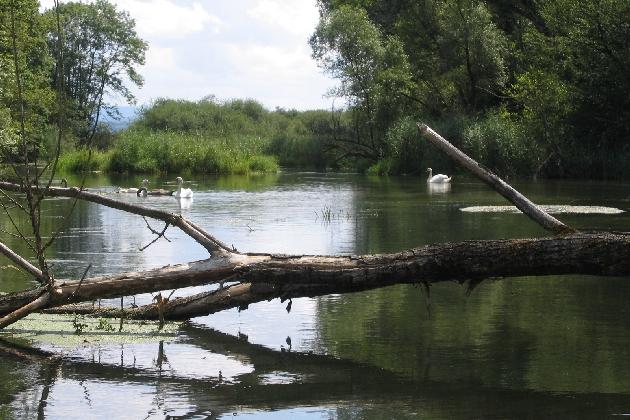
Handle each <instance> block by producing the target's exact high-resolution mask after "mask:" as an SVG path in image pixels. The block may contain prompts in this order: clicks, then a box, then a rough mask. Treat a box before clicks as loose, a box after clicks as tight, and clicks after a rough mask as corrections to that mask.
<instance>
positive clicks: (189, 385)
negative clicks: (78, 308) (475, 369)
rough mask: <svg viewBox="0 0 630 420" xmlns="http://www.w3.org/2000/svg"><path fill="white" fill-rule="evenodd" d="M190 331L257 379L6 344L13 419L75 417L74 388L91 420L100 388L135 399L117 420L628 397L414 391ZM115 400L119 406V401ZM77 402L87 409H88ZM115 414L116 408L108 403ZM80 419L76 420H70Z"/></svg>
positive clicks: (418, 386) (420, 387)
mask: <svg viewBox="0 0 630 420" xmlns="http://www.w3.org/2000/svg"><path fill="white" fill-rule="evenodd" d="M183 330H184V332H185V333H186V334H187V335H188V337H190V338H191V339H192V340H194V343H195V346H199V347H200V348H203V349H204V350H206V351H209V352H212V353H214V354H221V355H225V356H228V357H230V358H233V359H237V360H242V361H246V362H247V363H248V364H249V365H251V366H252V370H251V371H250V372H246V373H242V374H239V375H236V376H234V377H232V378H230V379H228V380H226V379H224V378H223V377H222V374H221V373H220V372H219V374H218V375H217V376H215V377H212V378H204V379H198V378H194V377H186V376H182V377H178V376H177V375H175V374H172V373H170V372H169V369H168V364H169V362H168V360H169V356H168V349H167V348H166V346H165V345H164V343H163V342H159V343H154V346H155V357H154V365H153V366H152V367H150V368H142V367H135V366H133V364H125V363H122V362H121V363H120V364H119V365H115V364H103V363H101V362H98V361H93V360H92V361H90V360H68V359H66V358H63V357H59V356H57V355H55V354H53V353H49V352H46V351H41V350H37V349H34V348H31V347H23V346H19V345H17V344H14V343H9V342H6V341H2V342H1V343H0V353H1V354H2V356H3V358H4V359H7V360H11V361H12V362H13V363H14V364H15V365H16V366H17V369H16V371H15V372H13V373H14V374H17V375H19V376H22V375H26V376H23V377H22V378H21V379H22V380H19V381H18V382H22V383H21V385H22V386H21V388H22V389H21V391H19V394H18V397H17V401H16V402H19V404H15V403H14V404H13V405H12V406H11V410H7V411H4V412H5V413H10V414H12V417H13V416H14V417H15V418H35V417H37V418H46V417H48V416H51V417H59V415H60V414H63V415H68V414H69V413H71V412H72V409H70V408H64V407H62V406H60V404H62V403H63V399H60V398H59V396H56V397H53V395H54V391H55V390H57V388H63V387H71V386H74V388H78V389H81V390H82V391H81V392H80V395H74V397H73V400H74V404H75V407H76V405H84V406H85V407H84V408H85V409H86V411H83V412H81V413H80V415H81V416H88V417H89V416H90V413H93V414H96V413H99V411H96V410H98V409H99V408H104V407H103V404H98V403H97V401H96V399H97V397H98V385H96V386H95V385H94V384H100V385H101V386H106V387H108V388H113V387H121V388H122V389H123V390H124V392H127V393H129V394H132V395H129V394H128V395H127V397H126V398H127V399H128V401H127V402H126V403H125V404H128V405H127V406H119V407H118V409H113V411H110V412H109V413H108V415H109V416H110V417H111V416H113V417H114V418H118V416H120V417H121V418H122V417H128V418H142V417H143V416H145V417H144V418H152V417H161V416H165V415H170V416H181V417H185V418H222V417H224V416H226V417H229V416H231V415H232V413H235V412H239V413H240V414H241V415H243V414H245V415H246V414H247V413H248V412H250V413H255V412H260V411H265V412H269V413H273V412H276V413H277V414H278V416H277V418H282V416H283V415H286V414H287V413H290V412H291V411H292V410H294V407H303V410H304V411H305V412H308V411H309V407H311V408H316V409H318V410H321V411H324V412H327V413H328V414H329V415H332V416H333V417H336V418H346V417H347V418H356V417H361V418H368V419H370V418H384V417H387V418H407V417H427V416H428V418H445V419H446V418H487V417H496V418H514V417H532V418H534V417H535V418H541V417H549V418H552V417H555V416H563V417H567V416H571V417H573V416H578V417H584V416H592V417H597V416H605V415H610V414H611V413H623V411H624V409H625V408H626V407H627V402H628V399H627V396H625V395H616V394H585V395H582V396H581V397H580V398H579V399H576V398H575V397H574V396H571V395H563V394H554V393H542V392H535V391H529V390H522V391H517V390H506V389H495V388H491V387H487V386H484V385H483V384H479V383H475V382H467V381H463V382H457V383H451V382H437V381H428V380H425V381H415V380H409V379H406V378H404V377H401V376H398V375H395V374H393V373H391V372H389V371H387V370H385V369H381V368H378V367H374V366H370V365H368V364H361V363H356V362H352V361H348V360H343V359H338V358H335V357H331V356H326V355H316V354H308V353H301V352H291V351H277V350H271V349H269V348H266V347H264V346H260V345H256V344H252V343H249V342H248V341H247V339H246V338H243V337H236V336H231V335H228V334H224V333H221V332H218V331H214V330H212V329H208V328H204V327H199V326H195V325H193V324H189V325H187V326H185V327H184V328H183ZM122 353H123V350H121V356H120V357H121V360H123V359H124V355H123V354H122ZM5 374H6V372H5ZM3 376H5V375H3ZM33 376H35V377H36V378H37V382H36V383H32V382H31V381H30V379H33ZM4 379H6V377H5V378H4ZM25 379H28V380H25ZM27 382H31V383H27ZM138 387H142V388H149V389H155V390H159V392H155V394H154V395H155V396H154V398H155V399H153V400H151V401H145V403H144V404H142V403H140V404H139V401H133V394H135V393H136V392H137V388H138ZM57 391H58V390H57ZM180 395H186V396H187V399H188V401H187V406H186V407H181V408H177V404H173V401H172V399H173V397H177V396H180ZM108 398H111V399H115V398H116V395H115V394H114V395H111V396H109V397H108ZM77 400H82V404H79V403H78V402H77ZM109 404H111V405H116V404H117V402H116V401H109ZM5 409H6V406H5ZM110 409H111V407H110ZM74 410H76V408H75V409H74ZM92 410H94V411H92ZM142 410H146V412H144V413H143V412H142ZM66 411H67V412H66ZM297 412H299V410H298V411H297ZM75 414H76V413H75ZM72 417H75V416H73V415H70V418H72Z"/></svg>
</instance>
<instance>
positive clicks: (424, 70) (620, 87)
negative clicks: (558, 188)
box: [311, 0, 630, 177]
mask: <svg viewBox="0 0 630 420" xmlns="http://www.w3.org/2000/svg"><path fill="white" fill-rule="evenodd" d="M318 5H319V9H320V16H321V17H320V23H319V26H318V27H317V29H316V31H315V33H314V35H313V37H312V38H311V45H312V47H313V57H314V58H315V59H316V60H317V61H318V63H319V65H320V66H321V67H322V68H323V69H324V70H326V71H328V72H329V74H331V75H332V76H333V77H335V78H337V79H339V80H340V82H341V89H339V90H337V91H335V92H333V93H334V94H337V95H339V96H342V97H345V98H347V99H348V101H347V106H348V110H349V111H350V112H351V113H354V114H360V115H361V117H355V120H356V121H357V122H358V121H363V123H364V124H365V125H366V126H368V127H369V126H370V125H369V124H370V123H371V124H373V125H374V126H375V127H378V132H379V138H380V139H383V141H384V142H385V144H384V145H382V146H381V150H383V151H385V152H384V153H381V154H377V155H375V156H373V157H372V159H373V162H377V161H379V160H381V161H382V160H383V159H394V161H395V165H393V167H396V168H397V169H398V170H399V171H401V170H402V171H405V170H408V169H409V168H407V169H405V167H406V166H405V165H404V164H403V163H402V162H401V161H400V159H398V158H397V157H396V155H395V153H394V152H395V147H391V144H392V142H396V141H398V142H400V138H401V136H403V137H405V136H407V137H408V136H409V134H410V133H409V132H407V133H405V132H404V130H402V131H401V127H404V126H405V123H404V121H407V120H408V119H409V118H412V119H416V120H418V119H422V120H426V121H429V122H431V123H432V124H434V125H436V126H437V127H440V131H442V132H445V133H447V134H448V135H449V137H450V138H452V139H453V140H454V141H455V142H456V143H458V144H460V145H462V147H465V148H466V147H469V148H470V149H471V150H472V149H475V148H476V149H478V150H482V149H483V150H482V151H483V153H484V154H485V156H486V157H487V158H488V159H489V160H490V161H493V162H494V163H496V164H497V165H498V167H499V168H502V170H504V171H506V172H511V173H517V174H522V175H527V174H529V175H532V174H541V175H546V176H596V177H609V176H628V175H630V170H629V169H627V165H625V160H626V159H627V158H628V157H630V147H629V144H628V143H629V142H628V140H629V137H630V114H629V113H630V104H629V103H628V102H629V101H630V95H628V92H629V91H630V86H629V84H630V78H628V74H630V73H629V72H628V69H629V66H630V3H628V2H627V1H624V0H606V1H598V2H581V1H577V0H558V1H554V2H543V1H536V0H519V1H509V2H508V1H503V0H486V1H483V0H457V1H447V0H421V1H410V0H396V1H384V0H320V1H318ZM383 50H385V51H387V54H390V56H391V55H394V56H395V57H398V58H399V59H398V60H394V62H388V61H387V59H385V58H384V56H383V54H384V53H379V51H383ZM392 73H393V74H394V75H396V77H395V78H394V79H395V80H396V81H397V82H398V83H391V80H388V79H387V77H385V78H383V77H381V76H382V75H383V74H388V75H389V74H392ZM366 87H369V89H367V88H366ZM366 92H369V93H370V94H371V95H367V94H366ZM375 92H379V94H380V95H383V96H386V97H387V99H384V98H380V100H374V97H375V96H378V95H375V94H374V93H375ZM383 114H386V115H388V116H389V118H385V119H376V118H375V116H378V115H383ZM489 133H499V134H500V135H499V136H498V137H497V136H495V135H488V134H489ZM370 134H371V133H362V132H356V131H355V137H356V138H355V142H357V143H365V139H366V138H369V137H370ZM359 150H360V149H359V148H356V151H359ZM414 153H416V156H415V158H416V159H415V160H416V161H417V162H422V161H423V159H424V158H425V151H422V150H415V151H414ZM507 159H517V160H516V161H512V162H508V161H507ZM416 169H417V168H416Z"/></svg>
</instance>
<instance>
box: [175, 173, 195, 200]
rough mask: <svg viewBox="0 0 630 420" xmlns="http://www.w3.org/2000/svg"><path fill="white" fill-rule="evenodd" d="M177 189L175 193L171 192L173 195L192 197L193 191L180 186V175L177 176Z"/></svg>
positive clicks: (181, 182) (181, 181) (181, 180)
mask: <svg viewBox="0 0 630 420" xmlns="http://www.w3.org/2000/svg"><path fill="white" fill-rule="evenodd" d="M176 180H177V190H176V191H175V194H173V195H174V196H175V197H177V198H192V197H193V192H192V190H191V189H190V188H182V184H183V183H184V180H183V179H182V177H181V176H178V177H177V179H176Z"/></svg>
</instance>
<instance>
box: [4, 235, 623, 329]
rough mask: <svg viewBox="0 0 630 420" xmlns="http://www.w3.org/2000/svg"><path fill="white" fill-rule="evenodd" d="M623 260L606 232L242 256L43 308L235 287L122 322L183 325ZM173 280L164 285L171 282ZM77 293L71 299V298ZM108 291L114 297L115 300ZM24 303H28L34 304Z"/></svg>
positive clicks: (92, 284) (108, 283) (135, 278)
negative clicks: (378, 251) (251, 310)
mask: <svg viewBox="0 0 630 420" xmlns="http://www.w3.org/2000/svg"><path fill="white" fill-rule="evenodd" d="M628 255H630V235H627V234H606V233H598V234H576V235H568V236H563V237H556V238H543V239H510V240H490V241H466V242H461V243H455V244H439V245H430V246H425V247H422V248H417V249H412V250H409V251H404V252H400V253H396V254H385V255H368V256H339V257H330V256H295V257H289V256H274V255H239V256H238V258H236V259H234V260H230V258H229V257H225V258H221V259H220V260H219V261H217V260H215V259H212V258H211V259H209V260H205V261H200V262H197V263H194V264H192V265H188V264H185V265H181V266H168V267H165V268H163V269H159V270H151V271H148V272H144V273H129V274H125V275H118V276H111V277H109V278H106V277H98V278H94V279H85V280H84V281H83V285H82V286H81V287H80V288H78V284H77V283H78V282H65V283H63V282H59V288H60V289H61V293H60V294H59V295H58V296H60V298H57V299H53V300H52V301H51V302H50V303H49V306H48V307H54V306H60V305H64V304H66V303H70V302H80V301H86V300H92V299H93V298H94V296H104V295H106V296H108V297H115V296H122V295H128V294H132V293H130V292H129V290H133V291H134V292H139V291H140V289H141V287H140V286H141V284H140V283H139V281H144V289H145V291H147V290H158V289H163V288H164V283H163V281H164V278H165V277H166V278H168V277H170V275H169V273H179V278H181V279H186V283H185V284H181V285H180V287H183V286H191V285H202V284H210V283H218V282H221V281H239V282H240V283H239V284H235V285H230V286H226V287H221V288H219V289H218V290H215V291H210V292H206V293H201V294H198V295H195V296H189V297H185V298H178V299H173V300H171V301H169V302H167V303H165V304H164V305H163V306H162V307H160V306H159V305H157V304H151V305H147V306H144V307H140V308H135V309H125V311H124V314H125V316H126V317H132V318H148V319H157V318H158V315H159V313H160V311H162V313H163V315H164V317H165V318H166V319H185V318H190V317H194V316H201V315H207V314H211V313H215V312H218V311H221V310H224V309H230V308H235V307H241V308H243V307H247V305H249V304H252V303H255V302H260V301H264V300H270V299H274V298H281V299H289V298H297V297H314V296H321V295H326V294H332V293H350V292H359V291H364V290H369V289H375V288H380V287H385V286H390V285H394V284H405V283H407V284H409V283H412V284H413V283H423V284H432V283H437V282H443V281H458V282H464V281H467V280H473V281H480V280H483V279H487V278H505V277H517V276H541V275H563V274H591V275H600V276H627V275H630V259H628V258H627V256H628ZM187 267H188V268H187ZM173 278H174V277H173ZM173 278H169V281H170V280H172V279H173ZM140 279H141V280H140ZM128 281H132V282H133V283H134V286H133V287H132V288H129V289H127V288H126V287H125V286H124V285H125V283H126V282H128ZM157 284H159V285H160V286H157ZM114 285H117V286H114ZM77 288H78V290H77ZM101 289H102V290H101ZM75 290H76V293H74V295H72V293H73V291H75ZM113 291H118V292H117V294H114V293H113ZM16 295H17V294H16ZM27 300H28V301H30V300H32V297H30V298H27ZM21 303H22V301H20V300H17V297H13V296H11V295H5V296H2V297H0V314H3V313H6V312H7V311H11V310H15V309H16V307H19V305H20V304H21ZM69 311H70V312H72V311H80V312H82V313H92V314H95V315H99V316H120V315H121V312H120V310H119V309H111V308H109V309H101V310H95V309H93V308H91V307H89V308H86V307H76V306H74V307H70V308H64V309H63V310H62V311H61V312H69ZM58 312H59V311H58Z"/></svg>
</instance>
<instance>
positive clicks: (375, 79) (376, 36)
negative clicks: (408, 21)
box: [310, 6, 411, 161]
mask: <svg viewBox="0 0 630 420" xmlns="http://www.w3.org/2000/svg"><path fill="white" fill-rule="evenodd" d="M310 44H311V47H312V49H313V58H314V59H315V60H316V61H317V62H318V63H319V65H320V66H321V67H323V68H324V70H325V71H326V72H327V73H329V74H330V75H332V76H333V77H335V78H337V79H338V80H339V82H340V84H339V87H338V88H337V89H336V90H335V91H334V93H335V94H336V95H337V96H340V97H344V98H345V99H346V100H347V101H348V103H349V105H350V107H351V112H350V113H349V116H350V117H351V119H352V121H351V126H352V127H353V130H346V132H345V133H344V134H345V135H346V136H351V140H350V143H347V142H337V143H335V146H336V147H337V148H339V149H341V150H342V151H343V153H345V154H353V155H356V156H361V157H364V158H368V159H371V160H373V161H376V160H378V159H380V158H382V157H384V156H385V155H386V149H387V144H386V141H385V133H386V131H387V127H388V125H389V124H391V123H392V122H393V121H395V119H396V118H397V117H398V115H399V113H400V111H401V110H400V106H399V104H400V101H399V100H400V98H401V97H402V96H403V95H404V94H405V93H406V92H407V91H408V90H409V89H410V88H411V73H410V67H409V63H408V60H407V56H406V54H405V52H404V49H403V45H402V43H401V42H400V40H399V39H398V38H397V37H396V36H394V35H385V34H383V33H382V32H381V31H380V30H379V28H378V27H377V26H376V25H374V23H372V22H371V21H370V20H369V17H368V15H367V13H366V12H365V10H363V9H361V8H357V7H350V6H341V7H339V9H335V10H332V11H330V12H329V13H325V14H324V15H323V16H322V18H321V20H320V23H319V25H318V26H317V28H316V30H315V33H314V34H313V36H312V37H311V39H310Z"/></svg>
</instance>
